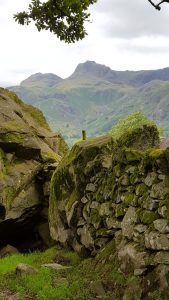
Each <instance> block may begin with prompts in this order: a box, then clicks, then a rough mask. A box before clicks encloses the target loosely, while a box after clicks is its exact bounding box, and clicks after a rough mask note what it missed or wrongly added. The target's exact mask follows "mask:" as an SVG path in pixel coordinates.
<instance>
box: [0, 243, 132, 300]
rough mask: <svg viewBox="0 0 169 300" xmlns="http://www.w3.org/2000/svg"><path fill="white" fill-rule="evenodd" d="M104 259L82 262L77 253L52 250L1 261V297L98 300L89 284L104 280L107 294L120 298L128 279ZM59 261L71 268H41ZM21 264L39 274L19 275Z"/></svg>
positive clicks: (43, 299) (18, 255)
mask: <svg viewBox="0 0 169 300" xmlns="http://www.w3.org/2000/svg"><path fill="white" fill-rule="evenodd" d="M109 248H110V249H112V247H109ZM110 249H109V251H110ZM106 253H107V252H106ZM106 255H107V257H108V256H109V253H107V254H105V253H104V254H103V253H102V256H104V257H106ZM102 256H101V257H99V259H94V258H88V259H85V260H82V259H81V258H79V256H78V255H77V254H76V253H75V252H71V251H67V250H63V249H61V248H58V247H53V248H51V249H48V250H47V251H45V252H34V253H29V254H24V255H22V254H17V255H12V256H8V257H5V258H2V259H0V295H1V293H2V292H3V291H4V292H5V291H10V292H12V293H13V294H14V295H15V294H17V295H19V300H23V299H32V300H49V299H50V300H56V299H57V300H90V299H96V298H95V296H96V294H95V292H94V291H93V290H92V289H91V288H90V283H91V282H93V281H101V282H104V287H105V291H106V293H112V297H113V296H114V295H117V294H118V295H119V294H120V296H119V297H121V293H122V291H123V288H124V287H125V283H126V279H125V277H124V275H123V274H122V273H119V272H116V270H114V263H113V264H112V262H104V264H103V263H102V258H103V257H102ZM60 261H62V263H63V261H65V264H66V263H67V264H69V265H70V266H71V268H68V269H64V270H52V269H48V268H45V267H42V266H41V265H42V264H44V263H51V262H57V263H59V262H60ZM19 263H24V264H28V265H31V266H33V267H34V268H35V269H36V270H37V272H36V273H35V274H31V275H30V274H24V275H18V274H16V272H15V269H16V266H17V265H18V264H19ZM114 293H115V294H114ZM27 297H28V298H27ZM0 299H1V296H0ZM2 299H3V298H2ZM17 299H18V298H17ZM106 299H107V298H106ZM111 299H113V298H111ZM117 299H120V298H117Z"/></svg>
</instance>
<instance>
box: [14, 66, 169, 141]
mask: <svg viewBox="0 0 169 300" xmlns="http://www.w3.org/2000/svg"><path fill="white" fill-rule="evenodd" d="M9 89H11V90H13V91H15V92H16V93H17V94H18V95H19V96H20V97H21V98H22V99H23V100H24V101H25V102H27V103H30V104H33V105H35V106H37V107H38V108H40V109H41V110H42V111H43V112H44V114H45V116H46V118H47V120H48V122H49V123H50V125H51V127H52V128H53V129H54V130H59V131H60V132H61V133H62V134H63V135H64V137H65V138H66V140H67V141H68V142H71V141H74V140H76V139H79V137H80V136H81V130H82V129H85V130H86V131H87V135H88V136H96V135H101V134H104V133H105V132H107V131H109V130H110V128H111V127H112V125H113V124H115V123H116V122H117V121H118V120H119V118H121V117H123V116H126V115H128V114H130V113H132V112H134V111H141V112H144V113H145V114H146V115H147V116H148V117H149V118H150V119H152V120H154V121H155V122H156V123H157V124H158V126H160V127H162V128H163V129H164V134H165V135H169V134H168V133H169V119H168V113H169V68H165V69H161V70H154V71H136V72H134V71H113V70H111V69H110V68H108V67H106V66H103V65H99V64H96V63H95V62H91V61H87V62H86V63H83V64H79V65H78V66H77V68H76V70H75V72H74V73H73V74H72V75H71V76H70V77H69V78H67V79H61V78H60V77H58V76H56V75H54V74H41V73H37V74H34V75H32V76H30V77H29V78H28V79H26V80H24V81H23V82H21V84H20V86H14V87H10V88H9Z"/></svg>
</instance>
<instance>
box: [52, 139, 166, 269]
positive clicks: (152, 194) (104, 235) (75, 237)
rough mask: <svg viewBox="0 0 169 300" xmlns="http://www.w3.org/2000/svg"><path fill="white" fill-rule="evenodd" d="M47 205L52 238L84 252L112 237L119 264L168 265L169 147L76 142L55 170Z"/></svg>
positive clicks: (124, 266) (94, 250)
mask: <svg viewBox="0 0 169 300" xmlns="http://www.w3.org/2000/svg"><path fill="white" fill-rule="evenodd" d="M49 210H50V231H51V235H52V238H53V239H54V240H56V241H59V242H61V243H62V244H63V245H69V246H71V247H72V248H74V249H75V250H76V251H77V252H79V253H80V254H81V255H85V254H88V253H91V254H92V255H96V254H97V253H98V251H100V250H101V249H104V247H105V246H106V245H107V243H108V242H109V241H111V240H114V241H115V247H116V248H115V249H116V250H115V251H117V256H118V259H119V262H120V267H121V270H124V271H127V270H128V269H130V271H131V270H132V271H133V272H134V274H135V275H141V274H144V273H145V272H146V271H147V270H148V269H149V270H150V269H151V268H153V267H155V266H158V265H159V264H160V265H163V264H164V265H169V149H166V150H161V149H157V148H154V149H153V148H151V149H147V150H145V151H140V150H136V149H131V148H130V149H129V148H122V147H118V146H117V145H115V143H114V142H113V141H112V139H111V137H110V136H106V137H102V138H99V139H95V140H92V141H87V142H83V143H79V144H77V145H76V146H75V147H74V148H73V149H72V151H71V152H70V153H69V155H68V156H67V157H65V159H64V160H63V161H62V163H61V165H60V167H59V168H58V169H57V170H56V171H55V173H54V175H53V178H52V184H51V198H50V208H49ZM167 268H168V267H167ZM167 270H168V269H167ZM167 272H168V271H167Z"/></svg>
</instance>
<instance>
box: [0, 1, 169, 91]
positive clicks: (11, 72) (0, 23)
mask: <svg viewBox="0 0 169 300" xmlns="http://www.w3.org/2000/svg"><path fill="white" fill-rule="evenodd" d="M154 1H155V0H154ZM29 2H30V0H0V61H1V64H0V86H9V85H16V84H19V83H20V81H22V80H24V79H25V78H27V77H28V76H30V75H31V74H34V73H37V72H42V73H55V74H57V75H58V76H61V77H62V78H65V77H68V76H70V75H71V73H73V71H74V69H75V68H76V66H77V64H78V63H81V62H85V61H86V60H94V61H96V62H97V63H100V64H104V65H107V66H109V67H110V68H112V69H115V70H140V69H157V68H163V67H169V4H168V5H167V4H166V5H164V6H163V7H162V10H161V11H160V12H159V11H157V10H155V9H154V8H153V7H152V6H151V5H150V4H149V2H148V1H147V0H129V1H127V0H98V3H97V4H95V5H93V7H92V8H91V20H92V22H91V23H90V24H87V26H86V28H87V31H88V36H87V37H86V38H85V39H84V40H83V41H80V42H77V43H75V44H69V45H68V44H65V43H64V42H60V41H59V39H57V38H56V36H55V35H53V34H51V33H49V32H40V33H39V32H38V31H37V29H36V28H35V27H34V26H33V25H31V26H21V25H18V24H17V23H15V21H14V20H13V14H14V13H16V12H18V11H22V10H26V9H27V7H28V4H29ZM156 2H157V1H156Z"/></svg>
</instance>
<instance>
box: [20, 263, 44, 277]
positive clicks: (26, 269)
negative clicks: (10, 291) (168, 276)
mask: <svg viewBox="0 0 169 300" xmlns="http://www.w3.org/2000/svg"><path fill="white" fill-rule="evenodd" d="M15 271H16V274H17V275H19V276H23V275H34V274H36V273H37V272H38V271H37V270H36V269H35V268H34V267H32V266H30V265H28V264H23V263H20V264H18V265H17V266H16V270H15Z"/></svg>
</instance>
